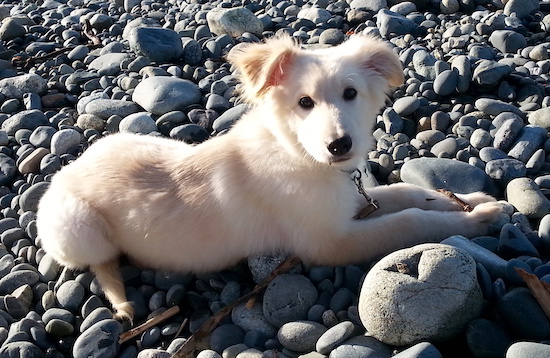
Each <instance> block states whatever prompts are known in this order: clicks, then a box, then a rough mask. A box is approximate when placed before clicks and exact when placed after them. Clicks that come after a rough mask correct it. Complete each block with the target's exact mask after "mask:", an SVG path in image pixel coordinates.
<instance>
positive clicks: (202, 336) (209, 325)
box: [172, 256, 302, 358]
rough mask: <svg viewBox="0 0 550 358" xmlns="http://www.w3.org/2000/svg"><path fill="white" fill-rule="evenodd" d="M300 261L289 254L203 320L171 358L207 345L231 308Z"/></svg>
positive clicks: (246, 299) (179, 357) (187, 355)
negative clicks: (244, 292)
mask: <svg viewBox="0 0 550 358" xmlns="http://www.w3.org/2000/svg"><path fill="white" fill-rule="evenodd" d="M300 262H302V261H301V260H300V259H299V258H298V257H297V256H291V257H289V258H287V259H286V260H284V261H283V262H281V263H280V264H279V266H277V268H276V269H275V270H273V271H271V273H270V274H269V275H268V276H267V277H266V278H265V279H264V280H263V281H262V282H261V283H260V284H258V285H256V287H254V289H253V290H252V291H250V292H249V293H247V294H246V295H244V296H242V297H239V298H238V299H237V300H235V301H234V302H233V303H231V304H229V305H227V306H225V307H224V308H222V309H221V310H219V311H218V312H216V314H214V315H213V316H212V317H210V318H209V319H208V320H207V321H206V322H204V323H203V324H202V325H201V327H200V328H199V329H198V330H197V331H196V332H195V333H194V334H193V335H192V336H191V337H189V339H188V340H187V341H186V342H185V343H184V344H183V346H181V348H180V349H178V351H177V352H176V353H174V355H172V358H187V357H190V356H191V355H192V354H193V352H195V351H196V350H197V349H201V348H206V347H207V346H208V343H207V338H208V337H210V334H211V333H212V331H213V330H214V329H215V328H216V327H217V326H218V325H219V323H220V322H221V321H222V320H223V319H224V317H225V316H227V315H228V314H230V313H231V311H233V309H234V308H235V307H237V306H238V305H240V304H242V303H245V302H247V301H248V300H249V299H251V298H252V297H254V296H256V295H257V294H259V293H260V292H261V291H262V290H264V289H265V288H266V287H267V286H268V285H269V283H270V282H271V281H273V279H274V278H276V277H277V276H279V275H282V274H283V273H285V272H288V271H289V270H290V269H291V268H293V267H294V266H296V265H297V264H299V263H300Z"/></svg>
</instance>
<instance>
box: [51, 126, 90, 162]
mask: <svg viewBox="0 0 550 358" xmlns="http://www.w3.org/2000/svg"><path fill="white" fill-rule="evenodd" d="M81 141H82V135H81V134H80V133H79V132H78V131H77V130H75V129H72V128H67V129H62V130H60V131H58V132H56V133H54V135H53V136H52V141H51V144H50V146H51V152H52V154H55V155H59V156H61V155H63V154H67V153H68V152H70V151H71V150H74V149H76V148H78V146H79V145H80V142H81Z"/></svg>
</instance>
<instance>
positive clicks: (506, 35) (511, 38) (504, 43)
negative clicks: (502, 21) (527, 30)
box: [489, 30, 527, 53]
mask: <svg viewBox="0 0 550 358" xmlns="http://www.w3.org/2000/svg"><path fill="white" fill-rule="evenodd" d="M489 42H490V43H491V44H492V45H493V46H494V47H495V48H497V49H498V50H499V51H500V52H502V53H516V52H517V51H518V50H520V49H523V48H524V47H526V46H527V39H525V37H524V36H523V35H521V34H519V33H517V32H515V31H512V30H495V31H493V33H492V34H491V36H489Z"/></svg>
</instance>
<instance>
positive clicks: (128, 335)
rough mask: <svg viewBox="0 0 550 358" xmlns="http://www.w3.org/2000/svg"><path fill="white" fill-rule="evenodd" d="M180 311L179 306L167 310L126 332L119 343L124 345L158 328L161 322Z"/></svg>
mask: <svg viewBox="0 0 550 358" xmlns="http://www.w3.org/2000/svg"><path fill="white" fill-rule="evenodd" d="M179 311H180V308H179V307H178V306H173V307H170V308H169V309H167V310H166V311H164V312H162V313H161V314H159V315H158V316H155V317H153V318H151V319H150V320H148V321H147V322H145V323H143V324H141V325H139V326H137V327H135V328H132V329H131V330H129V331H127V332H124V333H122V334H121V335H120V337H119V340H118V343H119V344H122V343H124V342H126V341H129V340H130V339H132V338H134V337H137V336H139V335H140V334H141V333H143V332H145V331H146V330H148V329H149V328H151V327H153V326H156V325H157V324H159V323H160V322H162V321H164V320H167V319H168V318H170V317H172V316H173V315H175V314H177V313H178V312H179Z"/></svg>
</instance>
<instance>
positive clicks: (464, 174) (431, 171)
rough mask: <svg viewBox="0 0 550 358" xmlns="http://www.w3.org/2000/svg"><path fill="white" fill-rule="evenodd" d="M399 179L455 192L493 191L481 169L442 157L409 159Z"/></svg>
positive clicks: (489, 180)
mask: <svg viewBox="0 0 550 358" xmlns="http://www.w3.org/2000/svg"><path fill="white" fill-rule="evenodd" d="M401 179H402V180H403V181H404V182H405V183H410V184H415V185H418V186H421V187H423V188H427V189H447V190H450V191H452V192H456V193H472V192H474V191H485V192H489V193H491V192H494V191H495V187H494V183H493V181H492V179H491V178H489V176H487V174H485V172H484V171H483V170H481V169H480V168H478V167H474V166H472V165H469V164H467V163H464V162H460V161H457V160H451V159H443V158H420V159H413V160H409V161H408V162H406V163H405V164H403V167H402V168H401Z"/></svg>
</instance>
